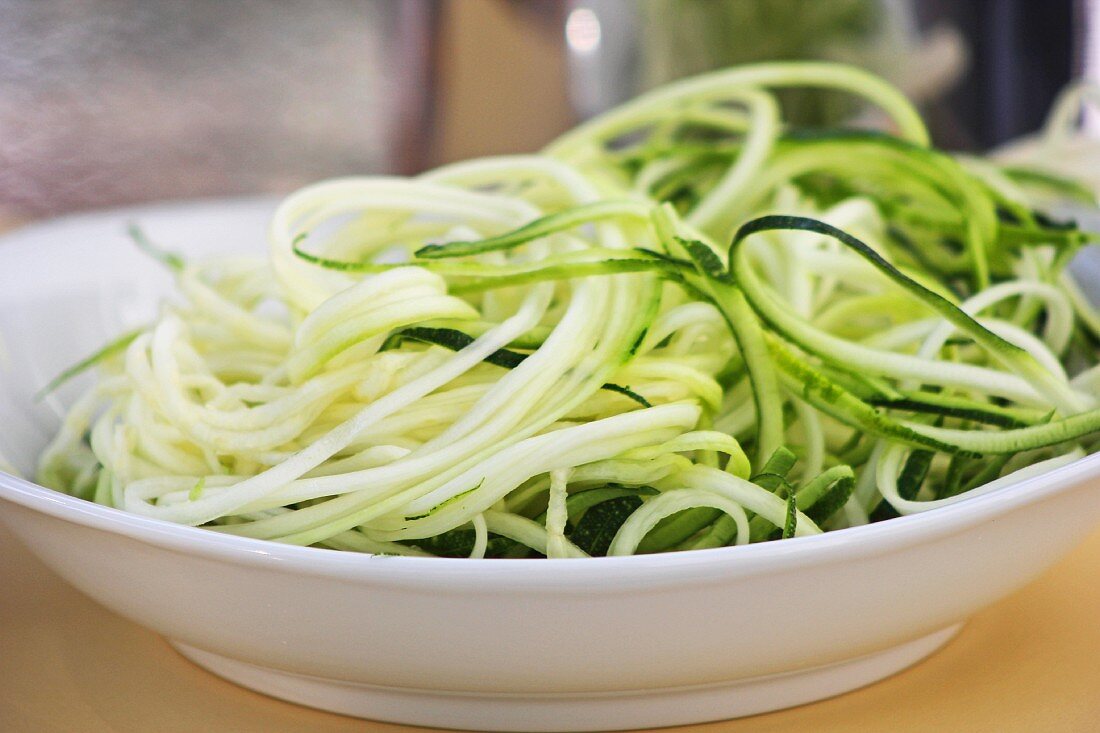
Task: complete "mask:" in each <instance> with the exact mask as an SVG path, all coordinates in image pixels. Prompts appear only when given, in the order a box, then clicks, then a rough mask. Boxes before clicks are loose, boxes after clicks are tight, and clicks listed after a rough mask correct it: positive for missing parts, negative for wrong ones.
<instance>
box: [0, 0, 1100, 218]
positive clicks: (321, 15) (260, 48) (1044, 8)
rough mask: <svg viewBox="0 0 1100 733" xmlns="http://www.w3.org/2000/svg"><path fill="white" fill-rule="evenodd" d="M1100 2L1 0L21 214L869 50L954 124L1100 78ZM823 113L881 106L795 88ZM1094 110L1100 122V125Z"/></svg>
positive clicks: (3, 134) (478, 148) (581, 110)
mask: <svg viewBox="0 0 1100 733" xmlns="http://www.w3.org/2000/svg"><path fill="white" fill-rule="evenodd" d="M1098 12H1100V2H1098V1H1097V0H443V1H442V2H435V1H434V0H316V1H311V2H305V1H298V2H295V1H292V0H235V1H234V2H223V1H221V0H80V1H79V2H72V0H0V220H4V219H6V220H9V221H17V220H25V219H29V218H39V217H43V216H49V215H54V214H59V213H64V212H67V211H75V210H82V209H88V208H95V207H103V206H115V205H121V204H126V203H132V202H141V201H149V200H161V199H173V198H191V197H200V196H201V197H211V196H227V195H242V194H255V193H262V192H271V193H285V192H288V191H290V190H291V189H293V188H294V187H296V186H298V185H301V184H303V183H306V182H309V181H312V180H316V179H319V178H324V177H329V176H335V175H346V174H354V173H378V172H398V173H413V172H416V171H419V170H422V169H424V168H426V167H430V166H432V165H436V164H438V163H441V162H446V161H451V160H456V159H461V158H465V157H470V156H474V155H484V154H492V153H506V152H522V151H532V150H536V149H538V148H539V147H540V146H541V145H543V144H545V143H546V142H547V141H549V140H550V139H552V138H553V137H554V136H555V135H557V134H558V133H560V132H561V131H563V130H565V129H566V128H568V127H569V126H570V125H572V124H574V123H575V122H576V121H577V120H578V119H582V118H584V117H587V116H590V115H593V114H596V113H598V112H599V111H601V110H603V109H606V108H607V107H609V106H611V105H614V104H616V103H618V102H620V101H622V100H624V99H627V98H629V97H630V96H632V95H634V94H636V93H638V92H639V91H642V90H644V89H647V88H649V87H652V86H655V85H657V84H660V83H662V82H665V81H668V80H670V79H673V78H677V77H680V76H684V75H687V74H692V73H697V72H700V71H704V70H707V69H712V68H717V67H720V66H725V65H729V64H735V63H743V62H748V61H757V60H768V59H801V58H813V59H832V60H840V61H847V62H851V63H855V64H859V65H861V66H864V67H866V68H869V69H871V70H873V71H876V72H878V73H880V74H882V75H884V76H886V77H887V78H889V79H890V80H892V81H893V82H894V83H896V84H898V85H900V86H901V87H902V88H903V89H904V90H905V91H906V92H907V93H908V94H910V95H911V96H912V97H913V98H914V99H915V100H917V101H918V102H919V103H920V105H921V107H922V111H924V113H925V114H926V115H927V118H928V120H929V122H930V124H931V126H932V130H933V134H934V137H935V139H936V141H937V143H938V144H940V145H942V146H945V147H949V148H953V149H963V150H985V149H988V148H991V147H993V146H997V145H1000V144H1002V143H1004V142H1006V141H1008V140H1011V139H1013V138H1016V137H1017V136H1020V135H1022V134H1025V133H1029V132H1032V131H1034V130H1036V129H1037V128H1038V127H1039V126H1040V125H1041V124H1042V121H1043V119H1044V117H1045V115H1046V112H1047V110H1048V109H1049V107H1050V104H1051V101H1052V100H1053V98H1054V96H1055V95H1056V93H1057V92H1058V90H1059V89H1060V88H1061V87H1063V86H1064V85H1065V84H1066V83H1067V82H1068V81H1069V80H1070V79H1071V78H1074V77H1076V76H1088V77H1096V76H1100V66H1098V64H1100V22H1098V20H1097V19H1098V18H1100V15H1098V14H1097V13H1098ZM784 101H785V104H789V105H790V106H791V109H793V110H796V111H797V115H798V118H799V119H800V120H803V121H805V122H807V123H809V124H816V125H827V124H834V123H837V122H840V121H843V120H846V119H849V118H852V117H859V116H861V115H866V114H867V112H866V111H865V110H860V109H855V108H852V107H850V106H849V105H848V103H846V102H845V101H844V100H842V99H837V98H836V97H835V96H834V97H820V96H814V95H811V94H807V93H797V92H795V93H792V94H791V95H790V96H789V97H788V98H786V99H785V100H784ZM1090 124H1091V122H1090Z"/></svg>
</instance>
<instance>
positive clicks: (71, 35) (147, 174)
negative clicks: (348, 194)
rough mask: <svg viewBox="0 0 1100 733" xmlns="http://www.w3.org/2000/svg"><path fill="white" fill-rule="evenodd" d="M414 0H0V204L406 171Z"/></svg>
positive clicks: (146, 195)
mask: <svg viewBox="0 0 1100 733" xmlns="http://www.w3.org/2000/svg"><path fill="white" fill-rule="evenodd" d="M436 15H437V8H436V7H435V6H434V4H433V3H431V2H430V0H402V2H387V1H386V0H362V1H358V0H331V1H329V2H324V3H283V2H270V1H269V0H235V1H234V2H222V1H221V0H187V2H172V0H81V2H70V1H69V0H33V1H32V0H0V210H7V211H12V212H16V213H18V214H20V215H41V214H44V213H52V212H60V211H66V210H70V209H77V208H88V207H97V206H104V205H114V204H118V203H124V202H130V201H144V200H151V199H160V198H180V197H192V196H211V195H225V194H237V193H255V192H260V191H285V190H289V189H293V188H295V187H297V186H299V185H301V184H303V183H306V182H308V181H311V180H316V179H319V178H325V177H329V176H333V175H339V174H346V173H368V172H386V171H410V170H412V169H416V168H417V166H418V163H419V158H420V154H421V152H422V151H423V150H424V148H425V132H426V126H427V125H428V123H429V121H430V114H429V113H430V102H431V94H432V87H431V71H432V69H431V63H432V53H431V49H432V48H433V44H432V43H431V34H432V32H433V28H434V22H435V18H436Z"/></svg>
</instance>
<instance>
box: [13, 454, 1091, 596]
mask: <svg viewBox="0 0 1100 733" xmlns="http://www.w3.org/2000/svg"><path fill="white" fill-rule="evenodd" d="M1090 481H1096V482H1098V483H1100V453H1094V454H1091V455H1088V456H1084V457H1082V458H1079V459H1077V460H1076V461H1073V462H1072V463H1068V464H1066V465H1063V466H1059V467H1058V468H1055V469H1053V470H1051V471H1049V472H1047V473H1043V474H1040V475H1037V476H1030V477H1027V478H1024V479H1021V480H1020V481H1018V482H1016V483H1013V484H1009V485H1007V486H1004V487H1003V488H1000V489H998V490H996V491H991V492H989V493H987V494H980V495H978V496H973V497H967V498H964V499H961V500H960V501H958V502H955V503H953V504H948V505H946V506H941V507H936V508H934V509H930V510H928V511H924V512H919V513H916V514H909V515H905V516H901V517H895V518H892V519H888V520H885V521H882V522H876V523H872V524H866V525H861V526H858V527H850V528H847V529H840V530H834V531H832V532H823V533H821V534H817V535H809V536H803V537H793V538H790V539H786V540H782V541H774V542H761V543H755V544H750V545H736V546H731V547H718V548H711V549H705V550H689V551H682V552H665V553H655V554H651V555H629V556H621V557H589V558H558V559H552V560H548V559H546V558H525V559H503V558H484V559H479V560H470V559H468V558H445V557H411V556H397V555H370V554H366V553H358V552H347V551H341V550H331V549H327V548H320V547H302V546H297V545H288V544H283V543H280V542H275V541H272V540H261V539H254V538H251V537H240V536H237V535H228V534H223V533H220V532H212V531H210V530H206V529H202V528H200V527H191V526H187V525H181V524H175V523H173V522H168V521H165V520H162V519H155V518H151V517H145V516H141V515H139V514H133V513H131V512H127V511H124V510H122V509H115V508H113V507H108V506H103V505H101V504H96V503H94V502H91V501H88V500H86V499H79V498H77V497H74V496H70V495H68V494H64V493H61V492H59V491H55V490H53V489H48V488H46V487H43V486H40V485H38V484H35V483H33V482H31V481H28V480H27V479H23V478H20V477H18V476H14V475H12V474H10V473H5V472H3V471H0V507H2V506H3V503H4V502H5V501H6V502H10V503H13V504H18V505H20V506H23V507H25V508H27V509H30V510H32V511H36V512H38V513H41V514H45V515H48V516H50V517H53V518H56V519H60V520H62V521H66V522H69V523H72V524H77V525H81V526H84V527H89V528H92V529H97V530H101V531H104V532H107V533H110V534H115V535H120V536H123V537H127V538H130V539H133V540H137V541H139V542H142V543H145V544H149V545H153V546H156V547H162V548H166V549H169V550H173V551H176V552H180V553H183V554H187V555H192V556H199V557H204V558H207V559H215V560H221V561H225V562H230V563H234V564H241V565H247V566H252V567H266V568H270V569H281V570H284V571H289V572H295V573H305V574H309V575H318V576H328V577H337V578H342V579H347V580H355V581H369V582H371V583H383V584H386V585H396V586H401V587H420V588H423V587H432V588H439V589H470V588H472V587H474V586H476V587H477V588H479V589H482V590H492V589H497V590H509V591H514V590H515V589H516V588H517V587H524V588H527V589H532V590H534V589H553V590H554V591H555V592H558V591H561V590H567V589H569V588H574V589H577V590H583V591H584V592H591V591H592V590H593V584H594V583H598V584H599V586H598V587H600V588H602V589H606V590H630V589H634V588H637V587H639V586H647V587H648V586H652V585H654V583H657V582H659V583H660V584H661V585H662V586H668V585H670V584H671V585H674V586H675V585H693V584H696V583H700V582H704V583H709V582H713V581H714V580H715V579H716V578H717V577H734V576H735V577H746V576H751V575H757V574H763V573H776V572H782V571H786V570H793V569H804V568H806V567H808V566H814V565H824V564H828V563H835V562H844V561H847V560H852V559H856V558H860V557H867V556H871V555H884V554H888V553H890V552H894V551H898V550H901V549H904V548H906V547H910V546H913V545H918V544H923V543H929V542H932V541H934V540H936V539H939V538H942V537H945V536H948V535H951V534H955V533H959V532H964V531H968V530H970V529H973V528H974V527H976V526H978V525H981V524H983V523H986V522H991V521H994V520H995V519H997V518H998V517H1000V516H1003V515H1005V514H1007V513H1009V512H1011V511H1014V510H1017V509H1021V508H1024V507H1026V506H1028V505H1030V504H1034V503H1037V502H1039V501H1041V500H1044V499H1046V498H1049V497H1051V496H1053V495H1055V494H1059V493H1061V492H1064V491H1068V490H1071V489H1074V488H1076V487H1079V486H1080V485H1081V484H1083V483H1086V482H1090ZM2 515H3V512H2V511H0V517H2ZM13 529H16V532H17V534H18V533H19V531H18V528H14V527H13ZM471 583H472V584H473V585H471Z"/></svg>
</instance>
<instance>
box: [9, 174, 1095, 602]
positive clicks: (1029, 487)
mask: <svg viewBox="0 0 1100 733" xmlns="http://www.w3.org/2000/svg"><path fill="white" fill-rule="evenodd" d="M277 201H278V198H277V197H271V196H266V195H260V196H248V197H236V198H203V199H194V200H179V201H166V202H153V203H148V204H140V205H135V206H124V207H118V208H112V209H101V210H95V211H89V212H77V213H73V214H68V215H65V216H61V217H57V218H54V219H49V220H44V221H41V222H35V223H31V224H29V225H27V226H25V227H22V228H20V229H17V230H15V231H13V232H10V233H8V234H5V235H4V236H2V237H0V258H2V257H3V255H4V253H5V252H9V253H11V252H16V251H18V250H24V251H25V249H26V247H29V246H31V245H33V244H34V242H33V241H28V240H33V239H36V238H38V237H42V236H44V235H48V234H49V232H50V230H51V229H53V228H57V229H61V230H64V229H68V228H71V227H72V226H74V225H82V224H87V225H93V226H100V227H102V226H104V225H106V224H111V223H117V222H121V221H126V220H128V219H131V218H133V217H135V216H142V217H156V216H160V215H167V216H170V217H178V216H185V217H186V216H192V215H201V214H209V213H210V212H212V211H215V212H216V211H226V210H239V211H242V212H245V211H247V212H251V213H255V212H257V211H259V210H263V209H266V208H268V207H272V208H273V207H274V206H275V204H276V203H277ZM20 239H24V241H23V242H20V241H19V240H20ZM21 245H22V246H21ZM7 429H10V428H7ZM1090 480H1094V481H1097V482H1098V483H1100V453H1095V454H1092V455H1089V456H1085V457H1083V458H1080V459H1078V460H1076V461H1073V462H1072V463H1069V464H1066V465H1063V466H1060V467H1058V468H1055V469H1053V470H1051V471H1049V472H1046V473H1044V474H1040V475H1037V476H1031V477H1028V478H1024V479H1021V480H1020V481H1018V482H1016V483H1013V484H1010V485H1007V486H1004V487H1002V488H1000V489H997V490H996V491H992V492H989V493H987V494H980V495H978V496H970V497H966V498H964V499H961V500H960V501H958V502H955V503H952V504H949V505H946V506H941V507H937V508H934V509H930V510H928V511H924V512H920V513H916V514H910V515H906V516H902V517H896V518H893V519H890V520H887V521H884V522H877V523H873V524H867V525H862V526H859V527H852V528H848V529H842V530H836V531H832V532H824V533H822V534H819V535H811V536H803V537H794V538H790V539H787V540H783V541H782V542H764V543H756V544H751V545H738V546H733V547H720V548H712V549H706V550H692V551H684V552H666V553H657V554H651V555H631V556H625V557H592V558H573V559H569V558H561V559H553V560H547V559H545V558H543V559H495V558H486V559H480V560H476V561H471V560H469V559H467V558H439V557H426V558H425V557H409V556H392V555H369V554H364V553H357V552H346V551H340V550H330V549H326V548H317V547H301V546H295V545H288V544H283V543H279V542H275V541H271V540H260V539H253V538H249V537H239V536H236V535H228V534H223V533H219V532H212V531H209V530H204V529H201V528H198V527H190V526H186V525H180V524H175V523H172V522H168V521H165V520H160V519H154V518H151V517H144V516H141V515H138V514H133V513H131V512H126V511H124V510H121V509H115V508H112V507H107V506H102V505H99V504H95V503H94V502H91V501H87V500H85V499H79V498H76V497H73V496H70V495H68V494H64V493H61V492H58V491H55V490H52V489H48V488H46V487H43V486H41V485H38V484H36V483H34V482H32V481H29V480H27V479H24V478H21V477H19V476H15V475H12V474H10V473H6V472H4V471H2V470H0V509H2V507H3V504H4V503H5V502H10V503H13V504H17V505H20V506H23V507H25V508H27V509H30V510H32V511H36V512H38V513H41V514H45V515H48V516H50V517H53V518H56V519H60V520H63V521H66V522H69V523H72V524H76V525H80V526H84V527H90V528H93V529H98V530H102V531H104V532H108V533H111V534H115V535H119V536H123V537H127V538H130V539H133V540H137V541H139V542H143V543H145V544H149V545H153V546H157V547H162V548H166V549H169V550H173V551H176V552H179V553H182V554H188V555H196V556H202V557H205V558H208V559H217V560H222V561H226V562H231V563H237V564H242V565H248V566H252V567H265V568H275V569H282V570H285V571H290V572H297V573H305V574H310V575H322V576H330V577H338V578H344V579H348V580H355V581H362V580H367V581H370V582H371V583H374V584H378V583H381V584H386V585H397V586H403V587H419V588H423V587H425V586H428V587H431V588H433V589H445V588H450V589H455V590H464V589H468V588H471V587H473V586H471V583H473V584H475V585H476V586H477V587H478V588H480V589H481V590H492V589H497V590H500V591H502V592H503V591H512V590H514V589H515V588H517V587H526V588H528V589H529V590H534V591H537V590H540V589H543V590H545V589H548V588H552V589H553V590H554V592H561V591H563V590H569V589H574V590H577V591H583V592H586V593H588V592H592V590H593V588H594V587H598V588H600V589H605V590H608V591H613V590H629V589H633V588H637V587H639V586H651V585H652V584H654V583H655V582H658V581H659V582H660V583H661V585H662V586H678V585H689V584H696V583H705V582H713V580H714V579H715V578H716V577H718V576H722V577H743V576H748V575H755V574H761V573H774V572H781V571H785V570H790V569H795V568H804V567H806V566H811V565H819V564H826V563H830V562H843V561H845V560H849V559H854V558H858V557H866V556H869V555H878V554H886V553H889V552H893V551H897V550H900V549H903V548H905V547H909V546H913V545H916V544H921V543H924V542H931V541H934V540H935V539H937V538H940V537H944V536H947V535H950V534H953V533H958V532H962V531H966V530H968V529H971V528H973V527H975V526H977V525H979V524H981V523H983V522H988V521H992V520H994V519H996V518H997V517H999V516H1002V515H1004V514H1007V513H1008V512H1010V511H1013V510H1015V509H1018V508H1021V507H1024V506H1027V505H1028V504H1032V503H1035V502H1038V501H1040V500H1042V499H1044V498H1046V497H1048V496H1052V495H1054V494H1057V493H1060V492H1062V491H1068V490H1070V489H1072V488H1074V487H1077V486H1079V485H1080V484H1082V483H1084V482H1087V481H1090ZM3 514H4V512H3V511H0V519H2V518H3ZM14 529H15V531H16V533H17V534H18V533H19V528H17V527H16V528H14Z"/></svg>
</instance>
